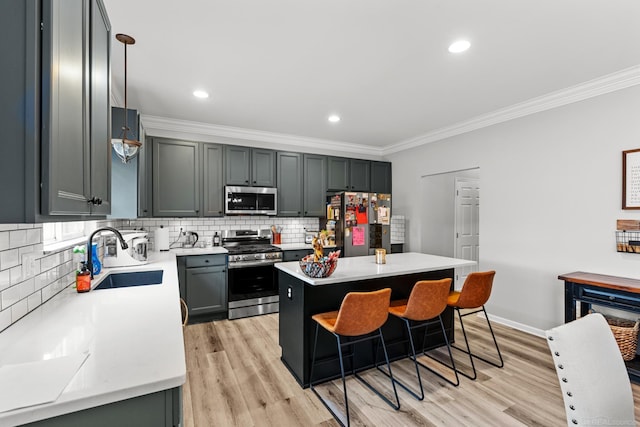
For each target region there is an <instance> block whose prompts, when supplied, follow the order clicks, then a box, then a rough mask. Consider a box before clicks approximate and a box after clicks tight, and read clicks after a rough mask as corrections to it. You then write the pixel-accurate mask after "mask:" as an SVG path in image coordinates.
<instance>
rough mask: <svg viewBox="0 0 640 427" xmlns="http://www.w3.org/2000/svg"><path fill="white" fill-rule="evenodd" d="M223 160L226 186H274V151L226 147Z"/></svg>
mask: <svg viewBox="0 0 640 427" xmlns="http://www.w3.org/2000/svg"><path fill="white" fill-rule="evenodd" d="M225 160H226V168H225V170H226V184H227V185H238V186H254V187H275V186H276V173H275V172H276V152H275V151H272V150H264V149H259V148H249V147H238V146H234V145H228V146H226V147H225Z"/></svg>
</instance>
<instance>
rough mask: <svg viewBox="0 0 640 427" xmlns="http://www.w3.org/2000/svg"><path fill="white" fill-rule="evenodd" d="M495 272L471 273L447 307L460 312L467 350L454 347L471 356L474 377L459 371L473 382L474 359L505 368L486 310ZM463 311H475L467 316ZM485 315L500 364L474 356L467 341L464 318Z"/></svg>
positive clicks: (452, 294)
mask: <svg viewBox="0 0 640 427" xmlns="http://www.w3.org/2000/svg"><path fill="white" fill-rule="evenodd" d="M495 274H496V272H495V271H485V272H475V273H470V274H469V275H468V276H467V279H466V280H465V281H464V284H463V285H462V289H461V290H460V291H459V292H458V291H453V292H451V293H450V294H449V298H448V300H447V305H449V307H453V309H455V310H456V312H458V317H459V318H460V326H461V327H462V335H464V342H465V344H466V347H467V348H466V350H465V349H463V348H460V347H456V346H452V347H454V348H455V349H457V350H460V351H463V352H465V353H467V354H468V355H469V360H470V361H471V368H472V369H473V376H471V375H468V374H465V373H464V372H462V371H459V372H460V373H461V374H462V375H464V376H465V377H467V378H470V379H472V380H475V379H476V378H477V373H476V366H475V364H474V363H473V358H474V357H475V358H477V359H480V360H482V361H483V362H486V363H488V364H490V365H493V366H496V367H498V368H502V367H503V366H504V361H503V360H502V354H500V348H499V347H498V341H496V336H495V334H494V333H493V328H492V327H491V322H490V321H489V316H488V315H487V311H486V310H485V309H484V305H485V303H486V302H487V301H488V300H489V297H490V296H491V287H492V286H493V277H494V276H495ZM463 309H473V311H470V312H466V313H465V314H461V313H460V310H463ZM481 311H482V312H483V313H484V317H485V319H487V325H489V331H490V332H491V337H492V338H493V343H494V344H495V346H496V351H497V352H498V358H499V359H500V363H496V362H492V361H489V360H487V359H485V358H483V357H480V356H478V355H477V354H473V353H472V352H471V349H470V348H469V340H468V339H467V333H466V331H465V329H464V323H463V322H462V318H463V317H464V316H468V315H470V314H474V313H479V312H481Z"/></svg>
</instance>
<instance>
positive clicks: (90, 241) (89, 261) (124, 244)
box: [86, 227, 129, 280]
mask: <svg viewBox="0 0 640 427" xmlns="http://www.w3.org/2000/svg"><path fill="white" fill-rule="evenodd" d="M101 231H111V232H112V233H113V234H115V235H116V237H118V240H120V247H121V248H122V250H125V249H127V248H128V247H129V245H127V242H125V241H124V237H122V234H120V232H119V231H118V230H116V229H115V228H113V227H100V228H98V229H96V230H94V232H93V233H91V235H90V236H89V239H88V240H87V262H86V265H87V268H88V269H89V272H90V273H91V279H92V280H93V260H92V259H91V258H92V257H91V253H92V252H91V246H92V244H93V237H94V236H95V235H96V234H98V233H99V232H101Z"/></svg>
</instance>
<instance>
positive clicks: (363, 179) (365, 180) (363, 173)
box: [349, 159, 371, 191]
mask: <svg viewBox="0 0 640 427" xmlns="http://www.w3.org/2000/svg"><path fill="white" fill-rule="evenodd" d="M349 167H350V171H349V177H350V180H349V182H350V185H351V191H369V189H370V186H371V182H370V181H371V162H370V161H369V160H359V159H349Z"/></svg>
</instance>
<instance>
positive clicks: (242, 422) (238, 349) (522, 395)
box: [184, 314, 640, 427]
mask: <svg viewBox="0 0 640 427" xmlns="http://www.w3.org/2000/svg"><path fill="white" fill-rule="evenodd" d="M471 317H473V316H469V317H467V318H466V319H465V326H466V325H467V320H470V323H469V325H471V327H470V328H469V329H470V330H471V340H473V341H472V348H474V350H475V349H480V348H482V349H487V351H490V349H491V347H488V346H489V343H490V341H488V340H487V338H489V340H490V336H487V335H485V334H484V331H483V330H480V329H479V327H481V326H482V323H480V322H483V320H482V319H471ZM494 329H495V332H496V335H497V339H498V344H499V345H500V349H501V350H502V354H503V357H504V360H505V367H504V368H503V369H498V368H495V367H493V366H490V365H488V364H486V363H483V362H481V361H478V362H477V363H476V368H477V369H478V370H479V374H478V376H479V377H478V379H477V380H476V381H471V380H469V379H467V378H464V377H461V383H460V386H459V387H457V388H456V387H453V386H451V385H449V384H448V383H446V382H444V381H442V380H441V379H439V378H438V377H436V376H435V375H433V374H431V373H429V372H426V371H424V370H423V371H422V372H423V375H422V378H423V384H424V386H425V394H426V397H425V399H424V401H422V402H419V401H417V400H416V399H414V398H413V397H411V396H410V395H409V394H408V393H406V392H405V391H404V390H402V389H401V388H398V393H399V396H400V403H401V408H400V410H399V411H394V410H393V409H391V408H390V407H389V406H387V405H386V404H385V403H384V402H383V401H382V400H381V399H380V398H379V397H377V396H375V395H374V394H373V393H371V392H370V391H369V390H368V389H367V388H365V387H364V386H363V385H362V384H361V383H360V382H358V381H357V380H355V379H353V378H350V379H348V380H347V387H348V391H349V406H350V409H351V423H352V425H364V426H474V427H479V426H491V427H495V426H545V427H546V426H563V425H566V419H565V414H564V406H563V403H562V395H561V393H560V387H559V385H558V380H557V377H556V373H555V370H554V367H553V364H552V360H551V355H550V353H549V350H548V347H547V344H546V342H545V340H544V339H543V338H538V337H535V336H532V335H529V334H526V333H524V332H520V331H517V330H513V329H510V328H508V327H504V326H502V325H495V324H494ZM457 332H459V331H457ZM457 336H459V337H461V336H462V335H461V334H460V335H457ZM474 344H475V346H473V345H474ZM185 349H186V355H187V383H186V384H185V386H184V421H185V423H184V425H185V426H186V427H210V426H225V427H226V426H242V427H247V426H337V425H339V424H338V423H337V422H336V421H335V420H334V419H333V417H332V416H331V414H330V413H329V411H327V410H326V409H325V408H324V406H323V405H322V403H321V402H320V401H319V400H318V399H317V397H316V396H315V395H314V394H313V392H311V390H309V389H304V390H303V389H302V388H301V387H300V386H299V385H298V383H297V382H296V381H295V380H294V379H293V377H292V376H291V374H290V373H289V371H288V370H287V369H286V368H285V367H284V365H283V364H282V362H281V361H280V347H279V346H278V315H277V314H272V315H267V316H258V317H252V318H247V319H239V320H232V321H229V320H223V321H215V322H210V323H201V324H196V325H190V326H187V327H186V328H185ZM454 352H455V350H454ZM454 355H455V356H456V363H458V364H459V365H461V367H462V368H464V367H466V366H467V365H465V364H464V362H465V359H464V358H465V357H466V355H464V354H463V353H461V352H455V353H454ZM392 369H393V371H394V375H396V376H397V377H398V378H399V379H400V380H403V379H407V380H406V381H408V382H409V381H411V378H413V376H412V374H413V375H415V373H414V371H413V369H414V368H413V364H412V363H410V362H409V361H398V362H394V363H393V365H392ZM445 372H446V371H445ZM363 376H365V377H366V378H367V379H368V380H369V381H371V382H372V383H374V384H375V386H376V387H380V388H382V389H383V390H391V387H390V385H389V382H388V381H389V380H388V379H387V378H386V377H384V376H383V375H381V374H380V373H379V372H377V371H376V370H371V371H368V372H367V373H365V374H364V375H363ZM414 381H415V380H414ZM411 384H413V383H411ZM318 389H319V390H320V391H321V393H322V394H323V396H331V398H332V399H337V401H338V402H340V399H341V396H342V385H341V382H340V380H337V381H333V382H329V383H326V384H323V385H321V386H319V387H318ZM633 392H634V399H635V401H636V419H637V420H640V386H638V385H635V384H634V385H633Z"/></svg>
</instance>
